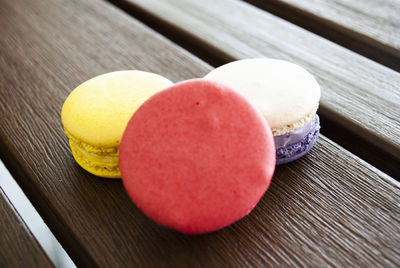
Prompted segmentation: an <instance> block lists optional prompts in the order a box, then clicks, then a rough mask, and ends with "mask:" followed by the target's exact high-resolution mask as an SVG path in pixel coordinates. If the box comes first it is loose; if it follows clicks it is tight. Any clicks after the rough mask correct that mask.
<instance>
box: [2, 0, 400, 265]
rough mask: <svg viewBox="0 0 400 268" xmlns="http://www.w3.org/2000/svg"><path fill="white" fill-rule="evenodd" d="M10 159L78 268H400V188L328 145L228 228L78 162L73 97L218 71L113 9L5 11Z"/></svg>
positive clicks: (19, 6) (53, 5)
mask: <svg viewBox="0 0 400 268" xmlns="http://www.w3.org/2000/svg"><path fill="white" fill-rule="evenodd" d="M0 24H1V25H2V27H1V29H0V34H1V36H2V38H1V39H0V68H1V70H2V72H0V88H1V91H0V157H1V159H2V160H3V161H4V163H5V165H6V166H7V168H8V169H9V170H10V172H11V173H12V175H13V176H14V177H15V179H17V180H18V183H19V184H20V186H21V188H22V189H23V190H24V191H25V193H26V194H27V196H28V198H29V199H30V200H31V201H32V203H33V205H34V206H35V207H36V208H37V210H38V211H39V213H40V214H41V216H42V217H43V218H44V220H45V222H46V223H47V224H48V225H49V227H50V228H51V230H52V231H53V232H54V233H55V235H56V236H57V238H58V240H59V241H60V243H61V244H62V245H63V246H64V248H65V249H66V250H67V252H68V253H69V254H70V256H71V257H72V259H73V260H74V262H75V263H76V264H77V265H78V266H85V267H97V266H99V267H133V266H138V267H154V266H168V267H177V266H181V267H182V266H183V267H204V266H206V267H221V266H229V267H243V266H259V267H261V266H272V265H283V266H349V265H350V264H351V266H352V267H355V266H359V267H363V266H365V265H381V266H383V265H385V266H393V267H394V266H396V264H398V263H399V262H400V254H399V253H400V248H399V245H400V224H399V221H400V210H399V208H400V185H399V183H397V182H396V181H394V180H393V179H392V178H390V177H389V176H387V175H385V174H384V173H382V172H380V171H379V170H377V169H375V168H374V167H372V166H370V165H368V164H367V163H365V162H363V161H362V160H359V159H358V158H356V157H354V156H353V155H352V154H350V153H349V152H347V151H345V150H343V148H341V147H339V146H338V145H336V144H334V143H332V142H330V141H329V140H328V139H326V138H325V137H323V136H322V137H321V138H320V140H319V142H318V143H317V145H316V147H314V149H313V150H312V151H311V152H310V153H309V154H308V155H307V156H305V157H303V158H302V159H301V160H299V161H296V162H294V163H291V164H288V165H285V166H282V167H278V168H277V170H276V173H275V175H274V179H273V183H272V185H271V188H270V189H269V190H268V192H267V194H266V195H265V196H264V198H263V199H262V200H261V202H260V204H259V205H258V206H257V208H256V209H255V210H254V211H253V213H251V214H250V215H249V216H247V217H246V218H245V219H243V220H242V221H240V222H238V223H237V224H234V225H232V226H230V227H228V228H226V229H224V230H221V231H219V232H215V233H211V234H206V235H197V236H187V235H182V234H179V233H176V232H174V231H171V230H168V229H165V228H162V227H160V226H158V225H157V224H155V223H154V222H152V221H150V220H149V219H148V218H146V217H145V216H144V215H143V214H142V213H141V212H140V211H139V210H138V209H137V208H136V207H135V206H134V204H133V203H132V202H131V201H130V200H129V198H128V196H127V195H126V193H125V191H124V189H123V186H122V184H121V181H119V180H107V179H100V178H97V177H95V176H93V175H90V174H89V173H87V172H86V171H84V170H83V169H81V168H80V167H79V166H78V165H77V164H76V163H75V162H74V160H73V158H72V155H71V152H70V150H69V148H68V141H67V138H66V137H65V135H64V133H63V130H62V126H61V123H60V110H61V106H62V103H63V101H64V100H65V98H66V97H67V95H68V93H69V92H70V91H71V90H72V89H73V88H74V87H75V86H77V85H78V84H79V83H81V82H82V81H84V80H86V79H88V78H90V77H92V76H94V75H97V74H100V73H104V72H107V71H111V70H117V69H128V68H140V69H143V70H148V71H153V72H157V73H160V74H162V75H164V76H166V77H169V78H171V79H173V80H175V81H178V80H181V79H186V78H192V77H202V76H203V75H204V74H205V73H207V72H208V71H209V70H210V69H211V67H210V66H207V65H206V64H204V63H202V62H201V61H200V60H198V59H196V58H195V57H193V56H191V55H190V54H188V53H187V52H185V51H184V50H182V49H180V48H178V47H176V46H175V45H173V44H172V43H170V42H169V41H168V40H166V39H165V38H162V37H161V36H160V35H158V34H156V33H154V32H153V31H151V30H150V29H148V28H146V27H144V26H143V25H142V24H140V23H138V22H137V21H135V20H133V19H132V18H130V17H129V16H127V15H125V14H124V13H122V12H121V11H119V10H117V9H116V8H114V7H112V6H111V5H108V4H106V3H105V2H102V1H89V0H87V1H82V0H81V1H77V0H76V1H62V0H47V1H46V0H43V1H35V2H33V1H28V0H25V1H23V0H18V1H7V2H6V1H2V2H1V4H0Z"/></svg>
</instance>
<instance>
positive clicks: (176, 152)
mask: <svg viewBox="0 0 400 268" xmlns="http://www.w3.org/2000/svg"><path fill="white" fill-rule="evenodd" d="M119 163H120V169H121V175H122V181H123V184H124V186H125V188H126V191H127V193H128V194H129V196H130V198H131V199H132V200H133V202H134V203H135V204H136V205H137V206H138V208H140V209H141V210H142V211H143V212H144V213H145V214H146V215H147V216H148V217H150V218H151V219H153V220H154V221H156V222H158V223H159V224H161V225H163V226H166V227H169V228H173V229H175V230H178V231H180V232H183V233H190V234H194V233H205V232H211V231H214V230H218V229H220V228H223V227H225V226H227V225H229V224H232V223H233V222H235V221H237V220H239V219H241V218H242V217H244V216H245V215H247V214H248V213H250V211H251V210H252V209H253V208H254V206H255V205H256V204H257V202H258V201H259V200H260V198H261V197H262V195H263V194H264V192H265V191H266V190H267V188H268V186H269V184H270V182H271V178H272V174H273V171H274V168H275V147H274V141H273V138H272V133H271V130H270V128H269V126H268V124H267V123H266V121H265V120H264V119H263V118H262V116H261V114H260V113H259V112H258V111H257V110H256V109H254V108H253V107H252V106H251V104H250V103H249V102H248V101H247V100H246V99H245V98H244V97H242V96H241V95H239V94H238V93H236V92H235V91H233V90H231V89H230V88H229V87H227V86H224V85H222V84H218V83H215V82H210V81H205V80H202V79H193V80H188V81H184V82H181V83H178V84H176V85H174V86H172V87H170V88H168V89H166V90H163V91H161V92H159V93H157V94H155V95H154V96H152V97H151V98H150V99H148V100H147V101H146V102H145V103H144V104H143V105H142V106H141V107H140V108H139V109H138V110H137V111H136V113H135V114H134V115H133V116H132V118H131V120H130V121H129V123H128V125H127V127H126V130H125V132H124V134H123V137H122V140H121V144H120V158H119Z"/></svg>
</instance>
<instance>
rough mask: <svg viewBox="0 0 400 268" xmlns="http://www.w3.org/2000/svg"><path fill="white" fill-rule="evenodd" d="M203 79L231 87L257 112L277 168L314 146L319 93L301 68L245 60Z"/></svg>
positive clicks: (212, 72) (292, 65)
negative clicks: (267, 130) (266, 128)
mask: <svg viewBox="0 0 400 268" xmlns="http://www.w3.org/2000/svg"><path fill="white" fill-rule="evenodd" d="M204 79H207V80H213V81H217V82H220V83H223V84H225V85H228V86H230V87H232V88H233V89H234V90H236V91H238V92H239V93H241V94H243V95H244V96H245V97H247V98H248V99H249V100H250V101H251V102H252V103H253V104H254V105H255V106H256V107H257V108H258V109H259V110H260V111H261V113H262V114H263V116H264V117H265V119H266V120H267V121H268V123H269V124H270V126H271V129H272V133H273V135H274V139H275V144H276V150H277V152H276V153H277V159H276V162H277V164H284V163H287V162H290V161H293V160H295V159H297V158H299V157H301V156H303V155H304V154H305V153H307V152H308V151H309V150H310V149H311V148H312V147H313V146H314V144H315V142H316V140H317V138H318V135H319V129H320V126H319V119H318V116H317V115H316V111H317V109H318V105H319V99H320V95H321V91H320V87H319V85H318V83H317V81H316V80H315V78H314V77H313V76H312V75H311V74H310V73H309V72H308V71H307V70H305V69H304V68H302V67H300V66H298V65H296V64H293V63H290V62H287V61H283V60H276V59H267V58H259V59H245V60H238V61H234V62H231V63H228V64H225V65H222V66H220V67H218V68H216V69H215V70H213V71H211V72H210V73H209V74H207V75H206V76H205V77H204Z"/></svg>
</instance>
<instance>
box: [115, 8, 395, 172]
mask: <svg viewBox="0 0 400 268" xmlns="http://www.w3.org/2000/svg"><path fill="white" fill-rule="evenodd" d="M110 1H111V2H112V3H115V4H117V5H118V6H120V7H121V8H122V9H124V10H126V11H127V12H129V13H130V14H132V15H134V16H136V17H138V18H140V19H142V20H144V21H145V22H146V23H148V24H149V25H151V26H152V27H156V28H158V29H159V31H160V32H162V33H168V37H171V38H174V36H177V35H179V38H178V40H177V41H179V40H182V39H185V40H186V41H185V45H186V46H187V48H188V49H192V48H194V50H196V51H199V50H201V51H200V52H199V53H198V54H199V55H200V56H202V55H204V54H207V55H208V57H209V58H212V57H213V58H214V61H212V62H216V63H218V64H222V63H225V62H227V61H230V60H233V59H240V58H246V57H250V58H251V57H261V56H266V57H272V58H281V59H287V60H289V61H292V62H295V63H297V64H300V65H302V66H304V67H305V68H307V69H308V70H309V71H310V72H311V73H312V74H314V75H315V76H316V78H317V80H318V82H319V83H320V85H321V88H322V98H321V106H320V110H319V114H320V115H321V119H322V124H326V125H328V128H329V126H332V127H330V128H329V131H325V130H327V129H328V128H322V131H323V133H324V134H325V135H327V136H328V137H329V138H330V139H333V140H335V141H337V142H340V143H341V144H342V145H344V146H345V147H346V148H347V149H349V150H351V151H352V152H353V153H356V154H357V155H359V156H361V157H362V158H364V159H366V160H367V161H369V162H371V163H372V164H374V165H375V166H378V167H379V168H380V169H382V170H384V171H385V172H387V173H389V174H391V175H392V176H395V177H397V178H398V179H400V171H399V169H398V168H395V167H397V166H400V119H399V118H400V106H399V105H398V103H400V91H399V90H398V88H400V74H399V73H398V72H396V71H393V70H391V69H389V68H386V67H384V66H382V65H381V64H378V63H376V62H373V61H371V60H369V59H367V58H365V57H363V56H360V55H358V54H356V53H354V52H351V51H349V50H347V49H345V48H343V47H341V46H338V45H337V44H335V43H332V42H330V41H327V40H326V39H324V38H321V37H319V36H317V35H314V34H311V33H310V32H307V31H305V30H304V29H301V28H300V27H298V26H295V25H293V24H290V23H288V22H287V21H284V20H281V19H279V18H277V17H275V16H273V15H271V14H269V13H267V12H264V11H262V10H260V9H257V8H255V7H253V6H251V5H250V4H247V3H244V2H242V1H237V0H220V1H213V0H204V1H201V2H200V1H195V0H179V1H175V0H164V1H159V0H110ZM211 7H212V8H211ZM222 14H229V15H222ZM333 126H334V127H333ZM371 148H373V149H371Z"/></svg>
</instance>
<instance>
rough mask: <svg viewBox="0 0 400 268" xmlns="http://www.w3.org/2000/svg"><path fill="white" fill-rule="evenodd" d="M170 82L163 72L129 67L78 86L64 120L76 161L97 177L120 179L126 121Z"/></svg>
mask: <svg viewBox="0 0 400 268" xmlns="http://www.w3.org/2000/svg"><path fill="white" fill-rule="evenodd" d="M171 85H173V83H172V82H171V81H169V80H168V79H166V78H164V77H162V76H160V75H157V74H154V73H148V72H142V71H136V70H129V71H117V72H111V73H106V74H102V75H99V76H96V77H94V78H92V79H90V80H88V81H86V82H84V83H83V84H81V85H79V86H78V87H77V88H75V89H74V90H73V91H72V92H71V93H70V94H69V96H68V97H67V99H66V100H65V102H64V105H63V107H62V110H61V121H62V124H63V127H64V130H65V134H66V135H67V137H68V138H69V144H70V147H71V151H72V155H73V157H74V158H75V160H76V162H77V163H78V164H79V165H80V166H81V167H82V168H84V169H85V170H87V171H88V172H90V173H92V174H94V175H96V176H99V177H104V178H120V177H121V174H120V171H119V166H118V153H119V143H120V141H121V137H122V133H123V132H124V130H125V127H126V124H127V123H128V121H129V119H130V118H131V116H132V114H133V113H134V112H135V111H136V109H137V108H138V107H139V106H140V105H141V104H142V103H143V102H144V101H146V100H147V99H148V98H149V97H150V96H151V95H153V94H154V93H156V92H158V91H160V90H161V89H164V88H166V87H169V86H171Z"/></svg>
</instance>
